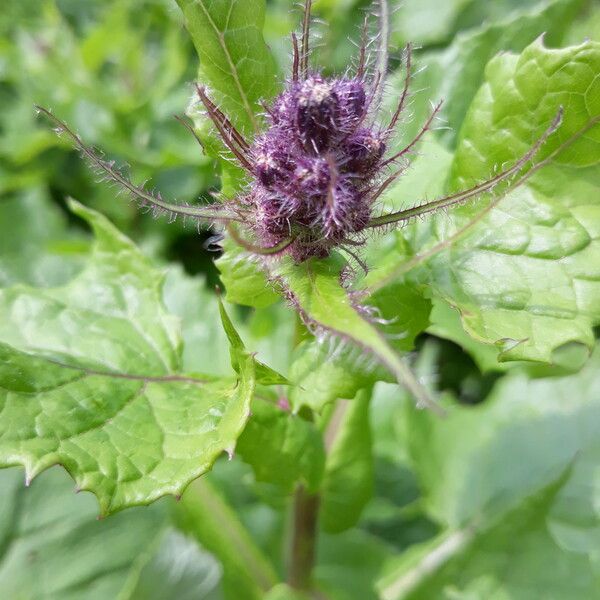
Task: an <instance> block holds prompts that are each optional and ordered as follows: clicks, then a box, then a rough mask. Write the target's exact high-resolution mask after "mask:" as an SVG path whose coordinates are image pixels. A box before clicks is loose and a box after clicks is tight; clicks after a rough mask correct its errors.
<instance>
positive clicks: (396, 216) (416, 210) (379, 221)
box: [367, 107, 563, 228]
mask: <svg viewBox="0 0 600 600" xmlns="http://www.w3.org/2000/svg"><path fill="white" fill-rule="evenodd" d="M562 114H563V109H562V107H561V108H560V109H559V111H558V113H557V114H556V117H555V118H554V119H553V121H552V123H551V124H550V126H549V127H548V128H547V129H546V131H545V132H544V133H543V134H542V136H541V137H540V138H539V139H538V140H537V141H536V142H535V144H534V145H533V146H532V147H531V148H530V149H529V150H528V151H527V152H526V153H525V154H524V155H523V156H522V157H521V158H520V159H519V160H517V161H516V162H515V163H514V164H513V165H512V167H510V168H508V169H506V170H504V171H502V172H501V173H498V175H496V176H495V177H492V178H491V179H488V180H487V181H485V182H483V183H480V184H477V185H475V186H473V187H471V188H469V189H467V190H463V191H460V192H456V193H454V194H450V195H449V196H444V197H443V198H438V199H437V200H433V201H432V202H427V203H426V204H423V205H421V206H415V207H413V208H408V209H405V210H400V211H397V212H393V213H390V214H387V215H382V216H380V217H375V218H373V219H371V220H370V221H369V223H368V224H367V227H369V228H372V227H382V226H384V225H389V224H391V223H399V222H402V221H407V220H409V219H412V218H413V217H418V216H420V215H424V214H427V213H431V212H434V211H436V210H440V209H443V208H447V207H449V206H453V205H456V204H461V203H462V202H465V201H467V200H469V199H471V198H474V197H477V196H479V195H480V194H483V193H485V192H488V191H490V190H491V189H492V188H494V186H496V185H498V184H499V183H501V182H503V181H506V180H507V179H510V177H512V176H513V175H515V174H516V173H518V172H519V171H520V170H521V169H522V168H523V167H524V166H525V165H526V164H527V163H528V162H529V161H530V160H531V159H532V158H533V157H534V156H535V155H536V154H537V153H538V151H539V150H540V148H541V147H542V146H543V145H544V143H545V142H546V140H547V139H548V138H549V137H550V136H551V135H552V134H553V133H554V132H555V131H556V129H557V128H558V126H559V125H560V123H561V121H562Z"/></svg>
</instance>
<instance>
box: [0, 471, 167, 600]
mask: <svg viewBox="0 0 600 600" xmlns="http://www.w3.org/2000/svg"><path fill="white" fill-rule="evenodd" d="M0 507H1V508H0V546H1V547H2V554H1V557H0V587H1V589H2V596H3V597H5V598H30V599H32V600H37V599H41V598H47V599H48V600H84V599H85V600H87V599H94V600H95V599H97V600H104V599H106V598H130V597H131V596H130V594H129V590H130V589H131V588H132V587H134V586H135V584H136V582H137V580H138V579H139V575H140V571H141V570H142V568H143V566H144V564H145V563H146V561H147V560H148V559H149V558H150V556H151V555H152V553H153V552H154V550H155V548H156V546H157V545H158V544H159V543H160V539H161V537H162V535H163V532H164V529H165V527H166V511H165V506H164V505H163V504H162V503H159V504H156V505H154V506H152V507H150V508H146V509H140V508H137V509H132V510H128V511H126V512H124V513H121V514H118V515H115V516H113V517H111V518H109V519H103V520H98V519H97V509H96V507H95V502H94V501H93V499H92V498H91V497H90V496H89V495H88V494H81V495H75V494H74V493H73V483H72V481H70V480H69V477H68V476H67V475H66V474H65V473H64V472H61V471H60V470H59V469H57V468H54V469H50V470H48V472H46V473H44V474H43V475H42V476H40V477H39V478H38V479H36V480H35V481H34V482H33V483H32V484H31V486H30V487H29V488H27V487H25V486H24V485H23V473H22V470H21V469H3V470H2V471H0Z"/></svg>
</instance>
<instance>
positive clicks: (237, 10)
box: [177, 0, 277, 134]
mask: <svg viewBox="0 0 600 600" xmlns="http://www.w3.org/2000/svg"><path fill="white" fill-rule="evenodd" d="M177 3H178V4H179V6H180V8H181V10H182V11H183V14H184V16H185V22H186V26H187V29H188V31H189V32H190V35H191V36H192V40H193V42H194V46H195V47H196V51H197V52H198V55H199V57H200V81H201V83H204V84H208V85H210V86H211V88H212V90H214V93H215V99H216V100H217V101H218V103H219V107H220V108H221V110H223V112H225V114H226V115H227V116H228V117H229V118H230V119H231V120H232V121H233V122H234V124H235V125H236V126H237V127H239V128H240V130H242V131H243V132H245V133H248V134H251V133H253V132H254V131H256V129H257V126H258V123H257V121H256V118H257V117H256V116H255V115H256V114H257V113H259V112H260V111H261V108H260V105H259V100H260V99H262V98H269V97H271V96H272V95H273V94H275V92H276V91H277V80H276V74H277V71H276V66H275V61H274V59H273V57H272V56H271V53H270V51H269V48H268V47H267V45H266V44H265V42H264V40H263V37H262V28H263V24H264V20H265V2H264V0H243V1H242V0H177Z"/></svg>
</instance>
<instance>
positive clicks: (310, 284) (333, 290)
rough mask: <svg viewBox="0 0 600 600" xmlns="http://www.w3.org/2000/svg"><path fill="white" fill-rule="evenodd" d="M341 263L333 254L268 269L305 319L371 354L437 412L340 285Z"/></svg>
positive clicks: (422, 389)
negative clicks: (323, 258)
mask: <svg viewBox="0 0 600 600" xmlns="http://www.w3.org/2000/svg"><path fill="white" fill-rule="evenodd" d="M345 266H346V265H345V262H344V261H343V260H342V259H341V257H340V256H339V255H337V254H333V255H331V256H330V257H329V258H328V259H325V260H317V259H311V260H307V261H305V262H303V263H301V264H295V263H294V262H293V261H291V260H287V259H286V260H281V261H280V262H279V263H277V264H274V265H272V266H271V267H270V269H271V273H272V275H273V277H274V278H276V279H277V281H278V283H280V285H281V286H282V287H283V288H284V294H285V296H286V297H287V298H288V299H289V300H290V301H291V302H292V303H293V304H294V306H295V308H296V310H297V311H298V312H299V313H300V314H301V315H302V317H303V319H304V320H305V321H307V322H308V323H310V324H311V325H312V326H314V327H315V328H316V329H317V330H321V332H322V333H324V334H326V335H328V336H334V337H336V336H337V337H338V338H340V339H341V340H344V341H349V342H350V343H351V344H354V345H355V346H356V347H357V348H359V349H360V350H361V351H363V352H364V353H365V354H366V355H367V356H370V357H372V358H375V359H376V360H377V361H379V362H380V363H382V364H383V365H384V366H385V368H386V369H387V370H389V371H390V373H392V374H393V376H394V378H395V379H396V381H397V382H398V383H399V384H400V385H403V386H405V387H406V388H407V389H408V390H410V392H411V394H413V396H414V398H415V399H416V400H417V402H418V403H419V404H420V405H422V406H424V407H428V408H433V409H436V410H437V412H439V410H438V407H437V406H436V405H435V404H434V403H433V401H432V400H431V399H430V398H429V395H428V394H427V392H426V390H425V389H424V388H423V387H422V386H421V385H420V384H419V382H418V381H417V380H416V379H415V377H414V376H413V375H412V373H411V371H410V369H409V368H408V366H407V365H406V363H405V362H404V361H403V360H402V359H401V358H400V356H399V355H398V354H397V353H396V351H395V350H394V349H393V348H392V346H391V345H390V344H389V343H388V342H387V341H386V339H385V336H384V334H383V333H382V332H381V331H380V330H378V329H377V327H376V326H375V325H374V324H373V323H372V322H370V321H369V319H368V318H367V317H365V316H364V310H363V309H362V308H360V307H359V306H358V301H355V300H354V299H353V297H352V295H351V294H350V293H349V292H348V291H347V290H346V289H345V288H344V287H343V286H342V284H341V276H342V271H343V269H344V267H345ZM355 302H356V305H355ZM361 311H362V312H361Z"/></svg>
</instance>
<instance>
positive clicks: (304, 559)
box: [288, 486, 319, 590]
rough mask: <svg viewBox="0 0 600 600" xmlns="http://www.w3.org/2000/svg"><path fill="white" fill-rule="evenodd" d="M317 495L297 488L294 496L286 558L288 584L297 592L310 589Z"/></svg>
mask: <svg viewBox="0 0 600 600" xmlns="http://www.w3.org/2000/svg"><path fill="white" fill-rule="evenodd" d="M318 514H319V495H318V494H310V493H308V492H307V491H306V489H305V488H304V487H303V486H298V488H297V489H296V492H295V494H294V506H293V530H292V537H291V540H290V549H289V557H288V560H289V562H288V584H289V585H290V586H291V587H293V588H295V589H297V590H309V589H310V588H311V576H312V569H313V566H314V563H315V547H316V542H317V518H318Z"/></svg>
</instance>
